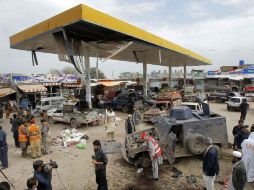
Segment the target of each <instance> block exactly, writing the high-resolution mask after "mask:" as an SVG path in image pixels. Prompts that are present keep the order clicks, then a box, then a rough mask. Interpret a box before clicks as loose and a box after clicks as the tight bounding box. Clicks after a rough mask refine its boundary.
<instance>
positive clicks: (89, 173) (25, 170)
mask: <svg viewBox="0 0 254 190" xmlns="http://www.w3.org/2000/svg"><path fill="white" fill-rule="evenodd" d="M210 106H211V110H212V111H214V112H216V113H219V114H221V115H223V116H226V118H227V126H228V135H229V141H230V142H232V139H233V137H232V134H231V131H232V128H233V126H234V125H235V124H236V123H237V121H238V119H239V117H240V113H239V112H228V111H227V110H226V105H225V104H215V103H211V104H210ZM116 114H117V116H118V117H120V118H122V121H121V122H120V123H119V125H118V127H117V130H116V134H115V136H116V140H117V141H118V142H122V141H123V140H124V136H125V132H124V120H125V118H126V114H123V113H120V112H116ZM253 115H254V104H252V105H251V106H250V110H249V112H248V115H247V121H246V124H249V125H250V124H252V123H254V121H253ZM38 121H39V120H38ZM0 125H2V126H3V127H4V129H5V130H6V131H7V134H8V145H9V152H8V155H9V168H7V169H6V170H4V173H5V174H6V175H7V176H8V177H9V179H10V180H11V181H12V182H13V184H14V186H15V189H18V190H23V189H25V188H26V180H27V179H28V178H29V177H31V176H32V174H33V169H32V163H33V161H34V160H33V159H32V158H21V151H20V150H19V149H17V148H15V147H14V141H13V138H12V133H11V131H10V128H11V126H10V124H9V120H6V119H3V120H0ZM64 127H68V125H65V124H61V123H57V124H54V125H51V136H57V135H60V131H61V130H62V129H63V128H64ZM78 131H79V132H84V131H86V132H88V136H89V137H90V138H89V140H88V141H87V148H86V149H84V150H80V149H77V148H76V147H75V146H71V147H68V148H63V147H62V146H60V145H59V146H52V147H51V149H52V151H53V153H52V154H50V155H47V156H42V157H41V159H42V160H43V161H44V162H48V161H49V160H50V159H52V160H55V161H57V163H58V165H59V168H58V170H57V171H58V173H59V175H60V177H61V179H62V181H63V183H64V185H65V186H66V188H67V189H68V190H95V189H97V186H96V183H95V174H94V169H93V166H92V163H91V156H92V155H93V147H92V142H93V141H94V140H95V139H99V140H101V142H102V143H105V142H106V133H105V128H104V127H103V126H100V127H90V128H89V127H81V128H79V129H78ZM228 152H230V151H229V150H228ZM108 157H109V164H108V166H107V179H108V184H109V189H110V190H121V189H127V188H129V189H133V190H134V189H144V190H150V189H151V190H157V189H158V190H159V189H166V190H188V189H189V190H190V189H203V187H204V184H203V180H202V161H201V159H200V157H191V158H181V159H177V160H176V163H175V165H174V166H175V167H176V168H177V169H179V170H181V171H182V172H183V174H182V176H181V177H180V178H179V179H175V178H172V177H171V176H172V174H173V172H172V166H170V165H169V164H168V163H167V162H164V164H163V165H162V166H161V167H160V180H159V181H157V182H153V181H152V180H151V179H150V177H151V171H150V170H149V169H148V170H145V171H144V173H143V174H141V175H138V174H136V168H135V167H134V166H132V165H129V164H127V163H126V162H125V161H124V160H123V158H122V156H121V153H114V154H110V155H108ZM231 166H232V164H231V160H230V159H229V158H226V157H224V158H223V159H222V160H220V168H221V172H220V176H219V177H218V180H222V179H223V177H225V176H227V175H229V174H230V172H231ZM191 174H193V175H194V176H195V177H196V179H197V183H195V184H188V182H187V180H186V177H187V176H190V175H191ZM0 180H4V178H3V176H2V175H1V174H0ZM52 184H53V189H55V190H64V187H63V185H62V184H61V182H60V180H59V178H58V176H57V173H56V171H55V170H54V171H53V179H52ZM217 189H218V190H220V189H224V188H223V186H222V185H220V184H219V183H216V190H217ZM247 189H254V187H252V188H251V187H249V188H247Z"/></svg>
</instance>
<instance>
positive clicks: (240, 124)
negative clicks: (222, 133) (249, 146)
mask: <svg viewBox="0 0 254 190" xmlns="http://www.w3.org/2000/svg"><path fill="white" fill-rule="evenodd" d="M242 127H243V121H242V120H239V121H238V125H236V126H234V128H233V131H232V134H233V136H234V137H235V136H236V135H237V134H238V133H239V132H240V131H241V130H242Z"/></svg>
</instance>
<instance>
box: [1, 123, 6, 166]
mask: <svg viewBox="0 0 254 190" xmlns="http://www.w3.org/2000/svg"><path fill="white" fill-rule="evenodd" d="M6 136H7V134H6V132H5V131H4V130H3V128H2V126H0V160H1V163H2V165H3V167H2V168H1V169H2V170H3V169H6V168H8V145H7V142H6Z"/></svg>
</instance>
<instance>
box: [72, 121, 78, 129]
mask: <svg viewBox="0 0 254 190" xmlns="http://www.w3.org/2000/svg"><path fill="white" fill-rule="evenodd" d="M71 127H72V128H77V127H78V122H77V120H76V119H71Z"/></svg>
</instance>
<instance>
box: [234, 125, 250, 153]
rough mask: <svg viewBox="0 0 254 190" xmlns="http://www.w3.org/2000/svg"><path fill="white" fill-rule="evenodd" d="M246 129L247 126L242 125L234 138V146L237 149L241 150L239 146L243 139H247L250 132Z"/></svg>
mask: <svg viewBox="0 0 254 190" xmlns="http://www.w3.org/2000/svg"><path fill="white" fill-rule="evenodd" d="M248 127H249V126H248V125H244V126H243V127H242V129H241V131H240V132H239V133H238V134H237V135H236V136H235V139H234V144H235V145H236V147H237V148H238V149H242V146H241V144H242V142H243V141H244V140H245V139H248V138H249V135H250V131H249V130H248Z"/></svg>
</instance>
